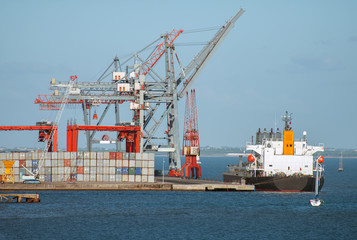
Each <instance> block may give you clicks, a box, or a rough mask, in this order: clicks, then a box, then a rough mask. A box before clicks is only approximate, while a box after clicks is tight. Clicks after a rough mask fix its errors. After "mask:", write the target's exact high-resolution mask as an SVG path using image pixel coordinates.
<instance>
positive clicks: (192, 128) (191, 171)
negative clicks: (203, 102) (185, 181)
mask: <svg viewBox="0 0 357 240" xmlns="http://www.w3.org/2000/svg"><path fill="white" fill-rule="evenodd" d="M190 95H191V97H189V96H190ZM190 95H189V93H188V92H187V93H186V107H185V123H184V128H183V148H182V155H184V156H185V158H186V162H185V164H183V165H182V169H181V176H184V177H188V178H201V166H200V165H198V160H199V155H200V136H199V132H198V116H197V105H196V91H195V89H192V90H191V94H190Z"/></svg>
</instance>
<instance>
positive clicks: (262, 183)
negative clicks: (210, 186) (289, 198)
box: [223, 173, 324, 192]
mask: <svg viewBox="0 0 357 240" xmlns="http://www.w3.org/2000/svg"><path fill="white" fill-rule="evenodd" d="M241 179H245V182H246V184H252V185H254V186H255V190H256V191H285V192H314V191H315V177H313V176H288V177H278V176H276V177H242V176H238V175H235V174H231V173H223V181H224V182H240V181H241ZM319 182H320V184H319V190H321V188H322V186H323V184H324V177H321V179H320V181H319Z"/></svg>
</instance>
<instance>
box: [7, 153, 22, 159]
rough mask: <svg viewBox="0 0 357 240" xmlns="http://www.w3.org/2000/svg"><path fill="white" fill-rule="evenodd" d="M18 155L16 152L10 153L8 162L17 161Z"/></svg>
mask: <svg viewBox="0 0 357 240" xmlns="http://www.w3.org/2000/svg"><path fill="white" fill-rule="evenodd" d="M19 159H20V154H19V153H18V152H14V153H12V157H11V158H10V159H9V160H19Z"/></svg>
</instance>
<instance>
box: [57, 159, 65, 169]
mask: <svg viewBox="0 0 357 240" xmlns="http://www.w3.org/2000/svg"><path fill="white" fill-rule="evenodd" d="M57 167H64V160H63V159H58V160H57Z"/></svg>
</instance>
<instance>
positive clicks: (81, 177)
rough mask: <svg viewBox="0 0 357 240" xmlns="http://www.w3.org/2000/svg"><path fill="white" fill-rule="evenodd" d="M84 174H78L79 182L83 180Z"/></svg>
mask: <svg viewBox="0 0 357 240" xmlns="http://www.w3.org/2000/svg"><path fill="white" fill-rule="evenodd" d="M83 177H84V176H83V174H77V181H78V182H83Z"/></svg>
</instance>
